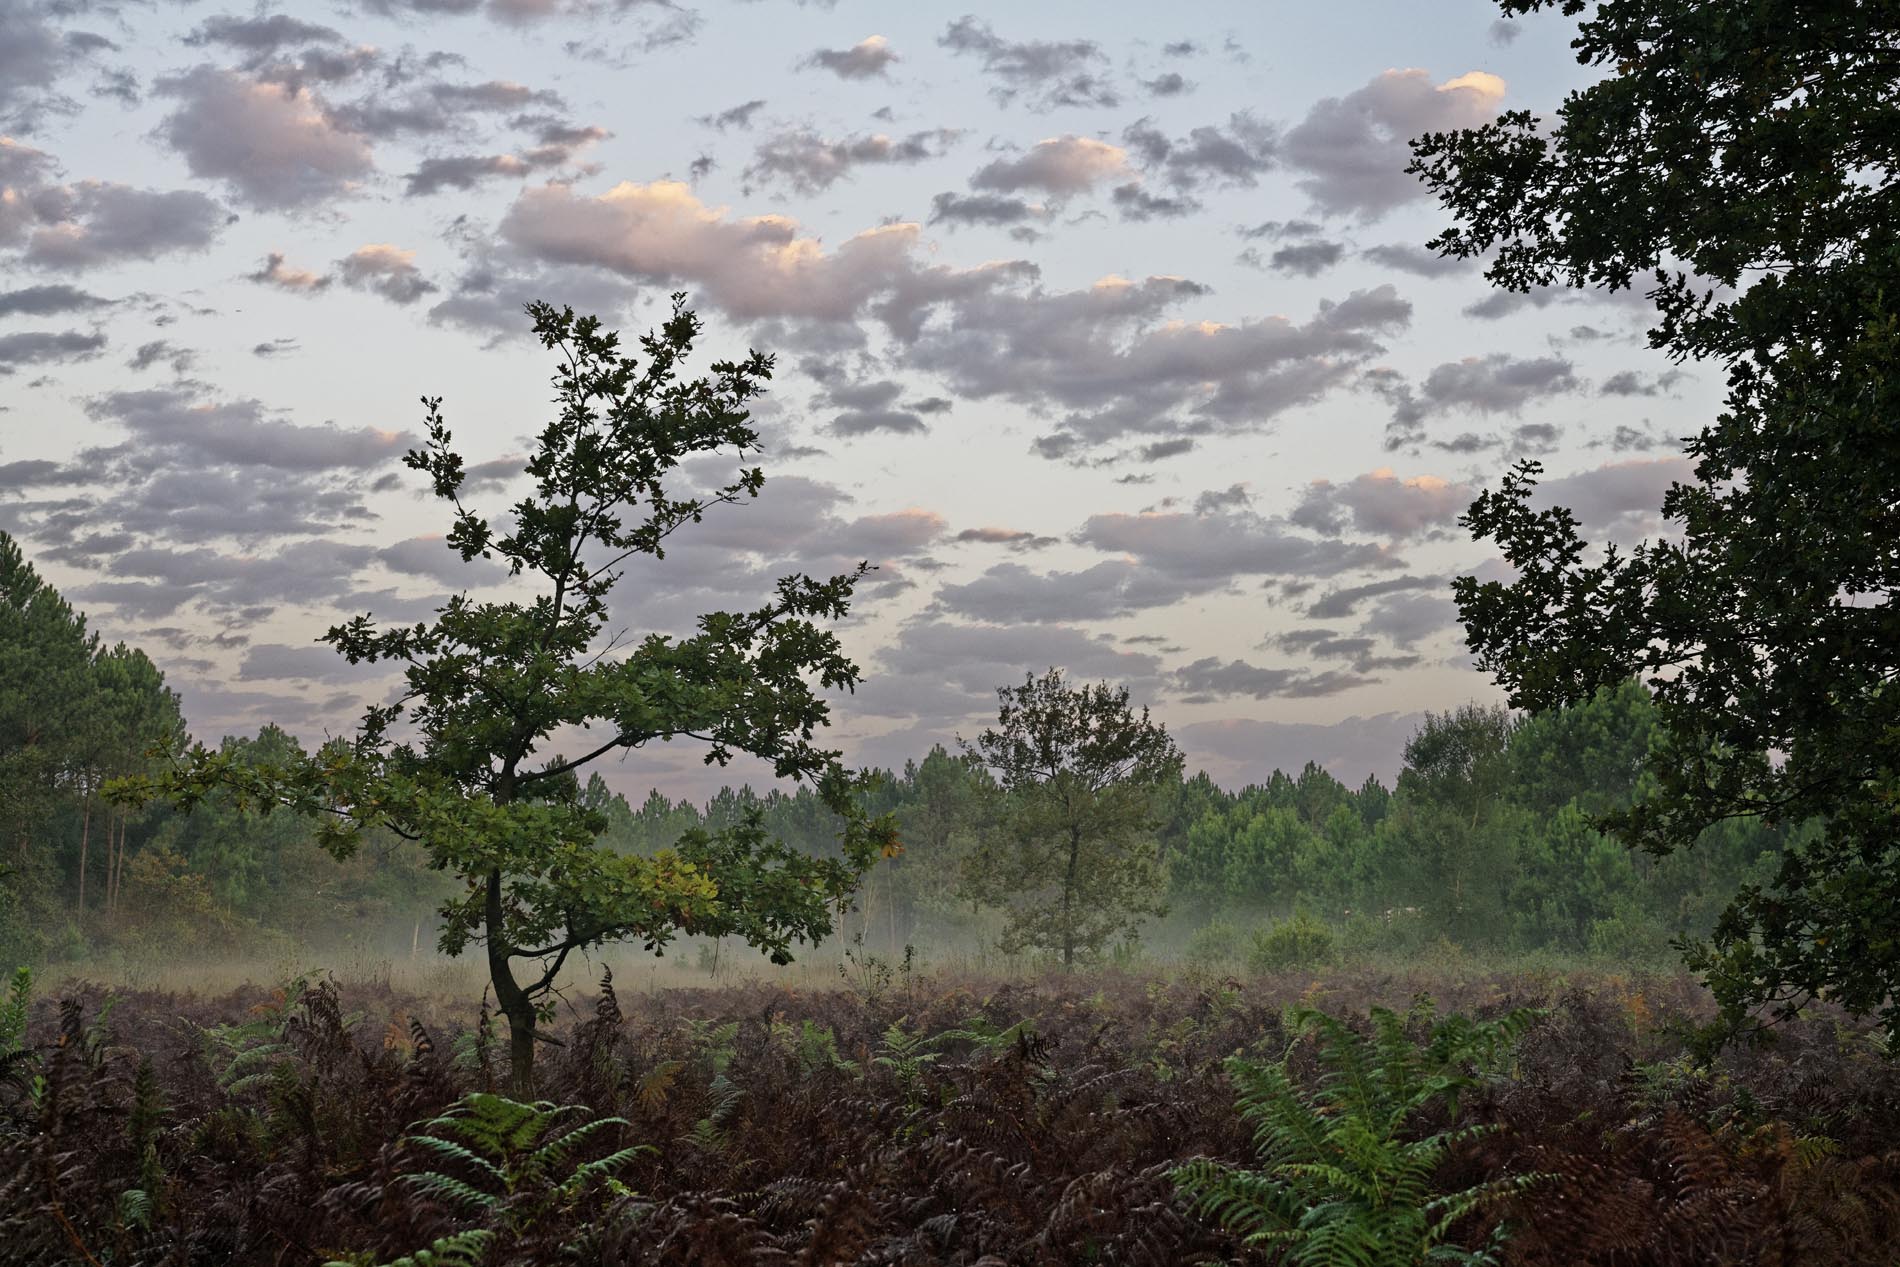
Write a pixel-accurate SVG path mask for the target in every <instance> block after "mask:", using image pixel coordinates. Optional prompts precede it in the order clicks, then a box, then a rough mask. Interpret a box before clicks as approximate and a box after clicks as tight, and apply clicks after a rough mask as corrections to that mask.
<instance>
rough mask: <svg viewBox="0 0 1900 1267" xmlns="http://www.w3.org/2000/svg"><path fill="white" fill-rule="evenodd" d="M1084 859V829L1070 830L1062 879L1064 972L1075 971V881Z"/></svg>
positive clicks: (1072, 827)
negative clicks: (1066, 863) (1065, 866)
mask: <svg viewBox="0 0 1900 1267" xmlns="http://www.w3.org/2000/svg"><path fill="white" fill-rule="evenodd" d="M1081 857H1082V829H1081V828H1080V827H1075V826H1071V827H1070V828H1069V868H1068V871H1067V872H1066V873H1065V874H1064V875H1063V877H1062V970H1063V971H1064V972H1074V971H1075V881H1076V865H1077V863H1078V862H1079V860H1080V859H1081Z"/></svg>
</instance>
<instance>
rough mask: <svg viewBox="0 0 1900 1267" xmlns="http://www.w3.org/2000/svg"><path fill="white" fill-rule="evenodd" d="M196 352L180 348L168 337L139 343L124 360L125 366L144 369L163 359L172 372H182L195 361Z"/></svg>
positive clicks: (189, 367)
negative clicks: (129, 356)
mask: <svg viewBox="0 0 1900 1267" xmlns="http://www.w3.org/2000/svg"><path fill="white" fill-rule="evenodd" d="M197 359H198V354H197V353H196V352H193V351H192V350H191V349H190V348H181V347H178V346H177V345H175V344H173V343H172V342H171V341H170V340H169V339H153V340H152V341H151V342H150V343H141V344H139V346H138V350H137V351H136V352H134V353H133V354H132V357H131V359H130V360H128V361H126V363H125V364H126V368H128V369H134V370H146V369H150V368H151V367H152V366H154V365H156V364H158V363H159V362H160V361H165V362H167V363H169V364H170V365H171V368H172V373H174V374H183V373H185V372H186V371H188V370H189V369H191V367H192V365H193V364H194V363H196V361H197Z"/></svg>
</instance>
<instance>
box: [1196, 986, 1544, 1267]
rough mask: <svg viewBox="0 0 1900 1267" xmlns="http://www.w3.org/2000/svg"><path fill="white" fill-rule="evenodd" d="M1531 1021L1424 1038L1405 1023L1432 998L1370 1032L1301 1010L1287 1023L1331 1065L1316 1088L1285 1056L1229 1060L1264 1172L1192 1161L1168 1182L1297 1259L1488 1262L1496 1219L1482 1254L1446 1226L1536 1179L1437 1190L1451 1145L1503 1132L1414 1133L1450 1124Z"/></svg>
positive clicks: (1376, 1013)
mask: <svg viewBox="0 0 1900 1267" xmlns="http://www.w3.org/2000/svg"><path fill="white" fill-rule="evenodd" d="M1537 1015H1538V1014H1537V1013H1536V1012H1533V1011H1530V1010H1528V1009H1520V1010H1518V1011H1516V1012H1512V1013H1511V1014H1509V1015H1508V1016H1504V1017H1501V1018H1499V1019H1497V1020H1494V1021H1473V1020H1470V1019H1468V1018H1466V1017H1463V1016H1457V1015H1453V1016H1448V1017H1445V1018H1444V1019H1442V1020H1437V1021H1435V1022H1433V1023H1432V1024H1431V1027H1430V1029H1429V1031H1428V1033H1427V1036H1426V1038H1425V1041H1424V1042H1423V1043H1422V1044H1420V1043H1415V1042H1414V1041H1413V1040H1412V1038H1411V1037H1410V1036H1409V1035H1408V1034H1407V1032H1406V1031H1407V1027H1408V1025H1412V1024H1420V1023H1424V1022H1425V1021H1427V1020H1428V1019H1429V1018H1430V1016H1431V1012H1430V1010H1429V1006H1428V1005H1422V1006H1421V1008H1420V1009H1415V1010H1414V1012H1413V1014H1412V1015H1410V1016H1401V1015H1399V1014H1398V1013H1396V1012H1392V1011H1390V1010H1388V1009H1386V1008H1377V1007H1375V1008H1373V1009H1372V1036H1371V1037H1370V1038H1367V1037H1365V1036H1364V1035H1361V1034H1359V1033H1358V1032H1356V1031H1355V1030H1353V1029H1352V1028H1351V1027H1350V1026H1348V1025H1347V1024H1346V1023H1345V1022H1344V1021H1341V1020H1338V1019H1337V1018H1335V1017H1331V1016H1328V1015H1326V1014H1325V1013H1324V1012H1321V1011H1318V1010H1316V1009H1312V1008H1305V1007H1296V1008H1293V1009H1291V1010H1290V1011H1289V1013H1288V1022H1289V1028H1290V1029H1292V1030H1293V1031H1294V1032H1295V1034H1296V1035H1297V1036H1298V1037H1299V1038H1303V1037H1305V1036H1307V1035H1309V1034H1310V1035H1312V1036H1313V1037H1314V1038H1315V1040H1316V1042H1317V1046H1318V1056H1319V1060H1320V1064H1321V1066H1322V1068H1323V1069H1324V1070H1325V1073H1324V1075H1323V1076H1322V1078H1321V1080H1320V1084H1319V1087H1318V1089H1317V1090H1315V1091H1312V1092H1307V1091H1304V1090H1302V1089H1301V1088H1300V1087H1299V1086H1298V1084H1297V1083H1296V1082H1295V1081H1294V1079H1293V1075H1292V1073H1291V1072H1290V1071H1289V1068H1288V1061H1289V1059H1290V1058H1291V1052H1289V1055H1288V1057H1285V1058H1282V1059H1281V1060H1279V1061H1277V1062H1275V1063H1272V1064H1262V1063H1259V1062H1256V1061H1251V1060H1247V1059H1245V1058H1244V1057H1240V1056H1233V1057H1230V1058H1229V1059H1228V1061H1227V1073H1228V1076H1229V1077H1230V1078H1231V1079H1232V1080H1233V1082H1234V1084H1235V1086H1236V1087H1237V1088H1238V1089H1239V1092H1240V1094H1239V1101H1238V1104H1239V1110H1240V1115H1241V1117H1242V1118H1243V1119H1245V1120H1246V1122H1247V1123H1248V1124H1249V1125H1251V1126H1252V1127H1253V1131H1254V1141H1255V1144H1256V1146H1257V1147H1258V1149H1259V1152H1260V1158H1261V1160H1262V1161H1263V1162H1264V1163H1265V1168H1264V1169H1260V1170H1249V1169H1244V1168H1241V1167H1238V1166H1231V1165H1228V1164H1227V1163H1225V1162H1219V1161H1214V1160H1211V1159H1208V1158H1197V1159H1196V1160H1194V1161H1190V1162H1188V1163H1187V1164H1185V1165H1183V1166H1180V1167H1177V1168H1176V1169H1175V1170H1174V1171H1173V1179H1174V1182H1175V1184H1176V1185H1177V1186H1178V1187H1179V1188H1180V1190H1181V1191H1182V1192H1183V1193H1185V1194H1186V1195H1187V1196H1188V1197H1189V1198H1190V1199H1192V1200H1193V1202H1194V1204H1195V1206H1196V1207H1197V1208H1198V1209H1199V1211H1200V1213H1201V1215H1202V1216H1203V1217H1205V1218H1209V1219H1212V1220H1213V1221H1214V1222H1216V1223H1218V1224H1219V1225H1220V1226H1221V1227H1222V1228H1224V1229H1225V1230H1227V1231H1229V1232H1232V1233H1235V1234H1237V1235H1239V1236H1241V1237H1243V1238H1244V1240H1245V1242H1246V1243H1247V1244H1249V1245H1256V1246H1280V1247H1283V1248H1284V1250H1285V1252H1286V1255H1287V1261H1289V1262H1291V1263H1294V1264H1297V1265H1298V1267H1418V1264H1422V1263H1434V1262H1444V1263H1465V1264H1472V1265H1475V1264H1482V1263H1490V1262H1493V1261H1494V1259H1493V1258H1492V1257H1491V1251H1492V1250H1495V1249H1496V1248H1498V1246H1499V1245H1500V1244H1502V1239H1503V1229H1502V1228H1501V1227H1500V1229H1499V1231H1498V1232H1497V1233H1496V1234H1494V1235H1493V1237H1492V1238H1491V1242H1490V1244H1489V1245H1487V1246H1486V1247H1485V1248H1484V1249H1481V1250H1466V1249H1461V1248H1459V1247H1457V1246H1455V1245H1452V1244H1450V1243H1449V1240H1450V1237H1451V1234H1452V1232H1453V1230H1454V1228H1455V1227H1456V1225H1457V1224H1458V1222H1459V1221H1460V1220H1462V1219H1464V1218H1465V1217H1466V1216H1467V1215H1470V1214H1472V1213H1474V1212H1476V1211H1478V1210H1479V1209H1481V1208H1483V1207H1484V1206H1486V1205H1488V1204H1490V1203H1492V1202H1494V1201H1498V1200H1501V1199H1502V1198H1504V1197H1505V1196H1508V1195H1510V1194H1511V1193H1514V1192H1518V1191H1521V1190H1523V1189H1524V1188H1525V1187H1527V1186H1528V1185H1529V1184H1530V1183H1532V1182H1534V1180H1535V1176H1530V1175H1518V1176H1509V1177H1506V1178H1503V1179H1498V1180H1493V1181H1491V1182H1489V1183H1484V1184H1480V1185H1477V1186H1475V1187H1471V1188H1466V1189H1464V1190H1463V1191H1460V1192H1454V1193H1444V1194H1435V1193H1434V1192H1433V1185H1432V1180H1433V1177H1434V1176H1435V1175H1436V1173H1437V1171H1438V1169H1439V1167H1440V1165H1441V1164H1442V1163H1443V1162H1444V1161H1445V1159H1446V1158H1447V1157H1448V1156H1449V1155H1450V1154H1451V1153H1452V1151H1453V1150H1454V1149H1455V1148H1457V1147H1458V1146H1460V1145H1462V1144H1464V1143H1466V1142H1468V1141H1470V1140H1473V1139H1475V1138H1477V1137H1478V1136H1480V1135H1483V1134H1485V1133H1487V1132H1488V1131H1490V1130H1493V1129H1495V1128H1493V1127H1488V1126H1484V1125H1471V1126H1456V1125H1449V1126H1446V1127H1443V1128H1442V1129H1439V1130H1435V1131H1431V1132H1429V1133H1427V1134H1423V1135H1417V1136H1414V1135H1413V1132H1415V1131H1416V1130H1417V1129H1418V1127H1419V1126H1420V1123H1421V1119H1424V1118H1427V1117H1428V1116H1430V1115H1432V1114H1435V1113H1438V1112H1440V1111H1442V1112H1443V1113H1444V1114H1445V1115H1446V1116H1447V1117H1448V1118H1450V1119H1452V1120H1453V1122H1454V1123H1455V1120H1456V1118H1457V1112H1458V1099H1459V1097H1460V1095H1461V1094H1462V1093H1463V1092H1465V1091H1466V1090H1468V1089H1470V1088H1472V1087H1474V1086H1476V1085H1477V1084H1478V1082H1479V1071H1481V1070H1483V1069H1485V1068H1486V1067H1487V1066H1489V1065H1491V1064H1493V1063H1495V1061H1496V1060H1497V1059H1498V1057H1499V1056H1500V1055H1501V1054H1502V1053H1503V1052H1504V1051H1506V1050H1507V1049H1508V1048H1509V1046H1510V1045H1511V1044H1512V1043H1513V1042H1514V1041H1515V1040H1516V1039H1517V1037H1518V1036H1519V1035H1520V1034H1522V1033H1523V1032H1524V1031H1525V1030H1526V1029H1527V1028H1529V1026H1530V1025H1531V1023H1532V1022H1533V1021H1534V1020H1535V1019H1536V1018H1537ZM1295 1041H1296V1042H1297V1041H1298V1038H1296V1040H1295Z"/></svg>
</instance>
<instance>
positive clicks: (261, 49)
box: [185, 13, 343, 56]
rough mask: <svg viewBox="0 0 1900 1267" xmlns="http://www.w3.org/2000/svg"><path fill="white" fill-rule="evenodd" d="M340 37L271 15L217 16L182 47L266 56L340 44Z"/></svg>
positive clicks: (286, 16) (310, 24)
mask: <svg viewBox="0 0 1900 1267" xmlns="http://www.w3.org/2000/svg"><path fill="white" fill-rule="evenodd" d="M342 42H343V36H342V34H341V33H340V32H337V31H334V30H332V29H331V28H329V27H327V26H318V25H316V24H315V23H313V22H301V21H299V20H297V19H296V18H293V17H291V16H290V15H289V14H285V13H274V14H271V15H270V16H268V17H265V16H258V17H250V18H240V17H233V16H231V15H229V14H220V15H218V16H216V17H211V18H207V19H205V20H204V21H203V22H200V23H199V24H198V26H197V29H196V30H194V31H192V33H191V34H189V35H187V36H186V37H185V43H187V44H189V45H192V46H194V47H203V46H205V45H207V44H223V45H225V46H227V47H229V48H236V49H242V50H243V51H244V52H247V53H255V54H262V55H264V56H269V55H271V54H274V53H276V52H277V51H278V50H279V49H282V48H292V47H297V46H300V45H304V44H341V43H342Z"/></svg>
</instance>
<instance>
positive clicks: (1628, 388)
mask: <svg viewBox="0 0 1900 1267" xmlns="http://www.w3.org/2000/svg"><path fill="white" fill-rule="evenodd" d="M3 302H4V300H3V299H0V303H3ZM1687 377H1688V375H1687V374H1685V373H1684V372H1683V371H1681V370H1664V371H1663V372H1662V373H1660V374H1645V373H1643V372H1642V371H1640V370H1622V371H1619V372H1618V373H1615V374H1612V375H1610V376H1609V377H1608V378H1606V379H1604V380H1603V384H1602V386H1600V387H1598V388H1597V394H1598V395H1600V396H1662V395H1666V394H1669V390H1670V389H1671V388H1672V387H1674V386H1675V385H1676V384H1677V383H1679V382H1681V381H1682V380H1683V379H1685V378H1687Z"/></svg>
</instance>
